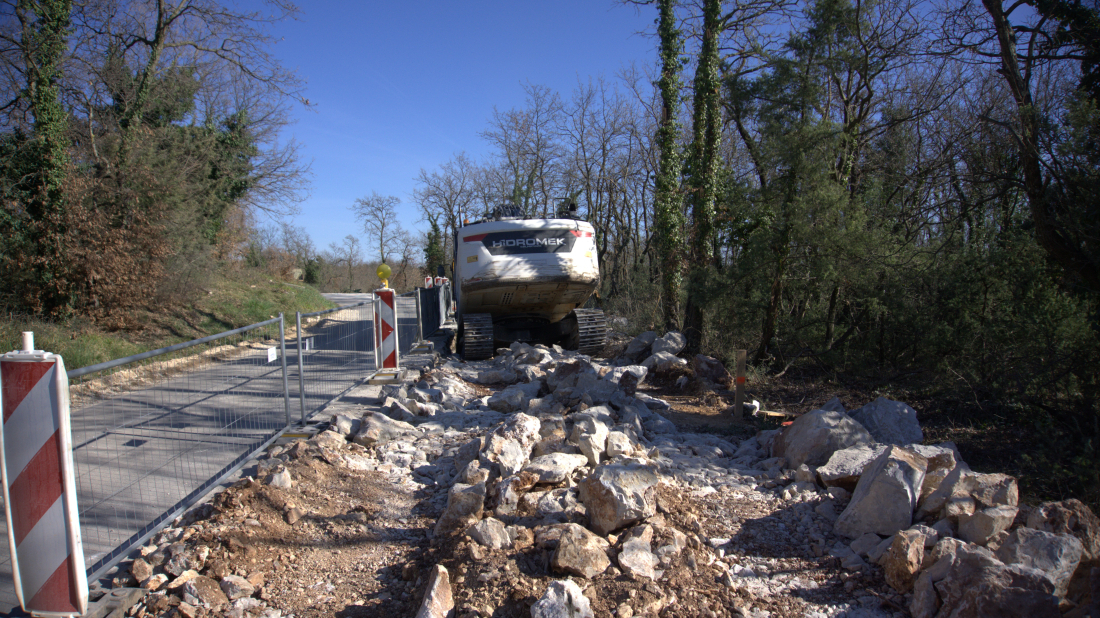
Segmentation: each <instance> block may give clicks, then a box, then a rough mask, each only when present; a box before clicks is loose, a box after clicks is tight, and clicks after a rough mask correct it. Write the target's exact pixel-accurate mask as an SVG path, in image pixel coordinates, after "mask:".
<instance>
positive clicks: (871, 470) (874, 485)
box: [834, 446, 928, 539]
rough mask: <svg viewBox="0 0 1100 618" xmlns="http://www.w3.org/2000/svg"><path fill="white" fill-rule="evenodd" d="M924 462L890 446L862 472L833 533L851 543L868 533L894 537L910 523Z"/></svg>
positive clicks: (912, 454)
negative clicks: (847, 539)
mask: <svg viewBox="0 0 1100 618" xmlns="http://www.w3.org/2000/svg"><path fill="white" fill-rule="evenodd" d="M927 466H928V462H927V460H925V459H924V457H921V456H920V455H917V454H916V453H914V452H912V451H909V450H906V449H903V448H901V447H898V446H891V447H889V448H888V449H886V450H885V451H883V453H882V454H881V455H879V457H878V459H876V460H875V461H874V462H872V463H871V465H869V466H868V467H867V469H866V470H865V471H864V473H863V476H861V477H860V479H859V484H858V485H856V490H855V493H853V494H852V500H851V501H850V502H849V503H848V506H847V508H845V509H844V511H843V512H842V513H841V514H840V517H838V518H837V520H836V524H834V530H835V531H836V533H837V534H839V535H841V536H844V537H848V538H850V539H855V538H859V537H860V536H861V535H863V534H865V533H867V532H874V533H875V534H877V535H879V536H893V535H894V533H896V532H897V531H898V530H904V529H906V528H908V527H909V526H910V525H912V523H913V509H914V507H916V504H917V498H918V497H919V496H920V488H921V482H922V481H924V471H925V469H926V468H927Z"/></svg>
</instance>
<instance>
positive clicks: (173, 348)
mask: <svg viewBox="0 0 1100 618" xmlns="http://www.w3.org/2000/svg"><path fill="white" fill-rule="evenodd" d="M421 291H422V290H421V289H420V288H417V289H415V290H414V291H413V292H410V293H408V294H406V296H412V297H414V298H415V303H416V326H417V339H418V340H419V341H423V340H424V336H425V335H426V334H429V333H426V332H425V330H426V329H425V328H424V323H423V321H424V312H423V309H422V306H421V302H422V299H421ZM439 295H440V301H439V303H440V304H442V303H443V297H444V290H442V289H441V290H440V291H439ZM379 302H380V300H379V298H378V297H377V296H373V298H371V299H370V300H365V301H361V302H358V303H355V304H351V305H343V306H340V307H335V308H333V309H324V310H321V311H314V312H310V313H302V312H300V311H299V312H295V327H296V329H297V330H296V331H295V333H296V335H295V340H296V341H295V347H296V350H295V352H296V354H297V357H298V358H297V361H298V403H299V410H300V420H299V423H298V424H299V425H305V424H306V422H307V421H308V417H307V415H306V403H305V366H304V354H303V352H304V351H303V349H302V341H303V339H305V337H304V336H303V332H302V318H312V317H318V316H322V315H326V314H329V313H335V312H338V311H345V310H348V309H354V308H356V307H363V306H366V305H369V306H370V307H371V308H372V310H373V315H371V317H370V322H371V325H370V328H371V330H372V337H373V341H374V343H375V345H374V346H373V347H374V350H373V352H374V357H375V369H374V371H373V372H368V373H367V375H366V376H364V377H363V378H362V379H361V380H358V379H357V380H355V381H354V382H353V383H352V384H351V385H349V386H348V387H347V388H346V389H344V390H343V391H342V392H340V393H337V394H335V395H333V396H332V399H331V400H330V402H331V401H334V400H337V399H339V398H340V397H341V396H343V395H344V394H346V393H347V392H348V391H350V390H351V389H352V388H354V387H355V386H357V385H359V384H362V383H364V382H366V381H367V380H369V379H370V378H371V377H372V376H373V375H374V373H377V370H378V367H379V366H380V365H381V358H380V346H378V345H377V340H378V336H379V333H378V332H377V329H378V321H377V315H378V311H379V309H380V307H379ZM445 315H446V314H443V315H441V316H440V318H439V319H440V323H442V322H443V321H444V319H445ZM396 318H397V311H396V305H395V322H396V321H397V320H396ZM276 323H278V325H279V352H280V356H281V363H280V365H281V366H280V369H281V371H282V374H283V375H282V382H283V389H282V390H283V393H282V397H283V411H284V414H285V419H286V420H285V424H284V425H283V427H282V428H281V429H279V430H277V431H276V432H275V433H274V434H273V435H272V436H271V437H269V438H268V439H267V440H265V441H264V442H263V443H262V444H260V445H259V446H257V447H256V448H254V449H251V450H250V451H248V452H246V453H243V454H241V455H239V456H238V457H236V458H235V459H234V460H233V461H231V462H230V463H229V464H227V465H226V466H225V467H223V468H222V470H221V471H220V472H219V473H218V474H216V475H214V476H212V477H210V478H209V479H207V480H206V481H204V482H203V483H201V484H200V485H198V486H197V487H196V488H194V489H193V490H192V491H191V492H190V493H188V494H187V495H186V496H185V497H184V498H182V499H181V500H179V501H178V502H176V503H175V504H174V505H171V506H169V507H167V510H165V511H164V512H163V513H162V514H160V515H158V516H157V517H156V518H155V519H153V520H152V521H149V522H147V523H146V524H145V525H143V526H142V527H141V528H139V530H138V531H137V532H135V533H134V534H133V535H131V536H130V537H129V538H128V539H127V540H126V541H123V542H122V544H120V545H119V546H117V547H115V548H114V549H113V550H111V551H110V552H108V553H106V554H104V555H103V556H102V557H100V558H99V559H98V560H97V561H96V562H95V563H94V564H92V565H91V566H90V567H87V568H86V572H87V574H88V578H89V581H95V580H97V579H99V578H101V577H103V576H104V574H106V573H107V571H109V570H110V569H111V568H113V567H114V566H115V565H117V564H118V563H119V562H120V561H122V560H123V559H124V558H125V557H126V556H127V555H129V554H130V552H132V551H133V550H134V549H135V548H136V547H138V546H140V545H142V544H144V543H145V542H147V541H148V540H149V539H150V538H152V537H153V536H154V535H156V534H157V533H158V532H159V531H160V530H161V529H163V528H164V526H166V525H168V524H170V523H171V522H172V521H173V520H175V519H176V518H177V517H179V516H180V515H182V514H183V513H185V512H186V511H187V510H188V509H190V508H192V507H193V506H194V505H195V504H197V503H198V502H199V501H200V500H201V499H202V498H203V497H204V496H206V495H207V494H208V493H209V492H210V491H211V490H212V489H213V488H215V487H217V486H218V485H221V484H222V483H224V482H225V481H226V479H228V478H229V477H230V476H232V475H233V474H235V473H236V472H237V471H239V470H240V469H241V468H242V467H244V465H245V464H246V463H248V461H250V460H251V459H253V458H254V457H255V456H256V454H257V453H260V452H262V451H264V450H265V449H267V448H269V447H270V446H271V445H272V444H274V443H275V442H276V441H277V440H278V439H279V438H280V437H282V436H283V434H284V433H286V432H287V431H288V430H289V429H291V428H292V427H293V426H294V423H293V422H292V421H291V417H290V383H289V373H288V367H287V359H286V322H285V318H284V315H283V314H282V313H280V314H279V316H278V317H276V318H272V319H270V320H265V321H263V322H257V323H255V324H249V325H247V326H243V327H240V328H235V329H232V330H227V331H224V332H221V333H216V334H213V335H208V336H206V337H201V338H199V339H193V340H191V341H186V342H183V343H177V344H173V345H170V346H166V347H163V348H158V349H156V350H150V351H148V352H141V353H139V354H133V355H130V356H126V357H123V358H118V359H114V360H110V361H106V362H102V363H97V364H95V365H89V366H87V367H81V368H79V369H73V370H71V371H68V372H66V373H67V376H68V378H69V379H70V380H73V379H76V378H80V377H84V376H88V375H91V374H96V373H99V372H103V371H107V370H109V369H114V368H116V367H121V366H124V365H129V364H131V363H136V362H139V361H143V360H147V359H150V358H155V357H158V356H163V355H165V354H170V353H172V352H178V351H180V350H185V349H187V348H191V347H194V346H199V345H203V344H207V343H212V342H215V341H218V340H220V339H225V338H228V337H233V336H236V335H243V334H244V333H247V332H250V331H253V330H257V329H260V328H263V327H266V326H270V325H274V324H276ZM396 327H397V325H396V324H395V328H396ZM326 405H327V404H326ZM323 407H324V406H322V408H323ZM310 416H312V413H311V414H310ZM78 500H79V497H78Z"/></svg>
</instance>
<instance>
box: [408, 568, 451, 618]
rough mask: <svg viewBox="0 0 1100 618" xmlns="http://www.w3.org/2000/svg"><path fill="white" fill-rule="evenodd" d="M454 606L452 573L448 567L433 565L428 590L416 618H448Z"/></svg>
mask: <svg viewBox="0 0 1100 618" xmlns="http://www.w3.org/2000/svg"><path fill="white" fill-rule="evenodd" d="M454 607H455V602H454V598H453V597H452V596H451V578H450V574H449V573H447V569H446V567H444V566H443V565H442V564H437V565H435V566H434V567H432V574H431V577H430V578H429V579H428V590H427V591H426V592H425V593H424V600H423V601H422V602H421V603H420V610H419V611H418V612H416V618H448V617H449V616H450V615H451V610H453V609H454Z"/></svg>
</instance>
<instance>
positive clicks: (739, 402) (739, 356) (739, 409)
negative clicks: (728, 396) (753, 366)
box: [733, 350, 748, 421]
mask: <svg viewBox="0 0 1100 618" xmlns="http://www.w3.org/2000/svg"><path fill="white" fill-rule="evenodd" d="M747 355H748V351H747V350H737V351H736V352H734V358H735V363H736V368H735V371H736V372H737V373H736V374H735V376H734V389H733V418H734V419H736V420H738V421H740V420H741V419H743V418H744V417H745V357H746V356H747Z"/></svg>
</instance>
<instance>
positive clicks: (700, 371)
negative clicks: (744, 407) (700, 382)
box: [691, 354, 733, 386]
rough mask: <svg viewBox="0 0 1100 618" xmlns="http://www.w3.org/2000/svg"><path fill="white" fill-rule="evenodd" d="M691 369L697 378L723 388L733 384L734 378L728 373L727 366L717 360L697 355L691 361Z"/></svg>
mask: <svg viewBox="0 0 1100 618" xmlns="http://www.w3.org/2000/svg"><path fill="white" fill-rule="evenodd" d="M691 368H692V370H693V371H694V372H695V377H697V378H703V379H705V380H710V381H711V382H714V383H715V384H721V385H722V386H729V385H730V384H732V383H733V376H732V375H730V372H729V371H726V366H725V365H723V364H722V361H720V360H718V359H717V358H714V357H711V356H706V355H703V354H696V355H695V357H694V358H692V359H691Z"/></svg>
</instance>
